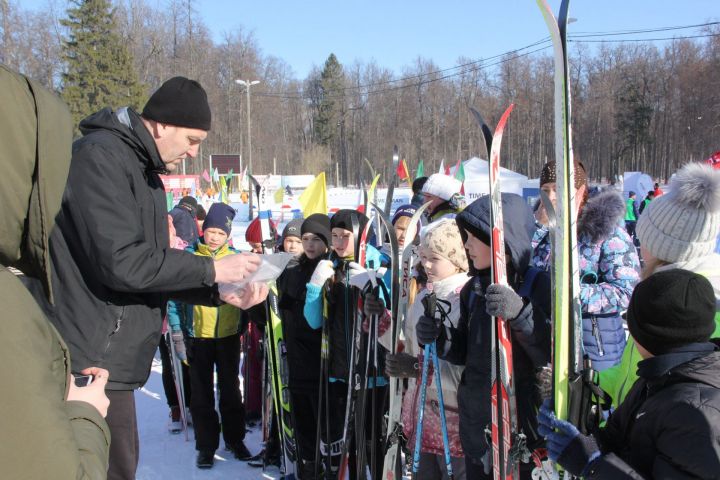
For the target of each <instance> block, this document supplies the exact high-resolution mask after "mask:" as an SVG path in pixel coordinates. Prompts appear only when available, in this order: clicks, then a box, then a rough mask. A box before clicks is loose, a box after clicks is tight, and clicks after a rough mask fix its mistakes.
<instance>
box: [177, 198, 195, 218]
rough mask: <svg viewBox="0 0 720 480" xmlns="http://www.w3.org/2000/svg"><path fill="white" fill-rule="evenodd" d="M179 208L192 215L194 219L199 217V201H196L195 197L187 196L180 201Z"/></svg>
mask: <svg viewBox="0 0 720 480" xmlns="http://www.w3.org/2000/svg"><path fill="white" fill-rule="evenodd" d="M177 206H178V207H180V208H184V209H185V210H187V211H188V212H190V215H192V216H193V217H195V216H197V208H198V203H197V200H195V197H191V196H189V195H187V196H185V197H183V198H181V199H180V201H179V202H178V204H177Z"/></svg>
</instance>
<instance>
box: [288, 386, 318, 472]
mask: <svg viewBox="0 0 720 480" xmlns="http://www.w3.org/2000/svg"><path fill="white" fill-rule="evenodd" d="M291 381H292V380H291ZM312 390H313V389H312V388H308V389H297V390H292V389H291V390H290V401H291V402H292V410H293V420H294V421H295V440H296V442H297V446H298V456H299V457H300V458H301V459H303V460H305V461H307V462H314V461H315V444H316V441H317V437H316V435H315V434H316V428H317V412H318V398H317V394H318V392H317V389H315V391H314V392H313V391H312Z"/></svg>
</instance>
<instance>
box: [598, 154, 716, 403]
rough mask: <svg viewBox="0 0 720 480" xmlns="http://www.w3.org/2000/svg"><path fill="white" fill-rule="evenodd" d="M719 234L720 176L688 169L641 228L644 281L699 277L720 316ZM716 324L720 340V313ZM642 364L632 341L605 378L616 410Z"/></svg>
mask: <svg viewBox="0 0 720 480" xmlns="http://www.w3.org/2000/svg"><path fill="white" fill-rule="evenodd" d="M719 230H720V170H713V168H712V167H711V166H709V165H704V164H702V163H688V164H687V165H685V166H684V167H682V168H681V169H680V170H678V172H677V173H676V174H675V176H674V177H673V179H672V180H671V182H670V191H669V192H668V193H666V194H665V195H662V196H660V197H656V198H655V199H654V200H653V201H652V202H650V203H649V204H648V205H647V207H646V208H645V210H644V211H643V214H642V215H641V216H640V219H639V220H638V222H637V228H636V232H637V236H638V239H639V240H640V253H641V255H642V257H643V259H644V261H645V267H644V268H643V272H642V278H643V279H645V278H648V277H649V276H650V275H652V274H653V273H655V272H660V271H666V270H671V269H675V268H680V269H683V270H690V271H692V272H695V273H699V274H701V275H703V276H704V277H706V278H707V279H708V280H709V281H710V283H711V284H712V286H713V289H714V290H715V298H716V311H718V312H720V255H718V254H717V253H715V252H714V251H713V250H714V249H715V243H716V241H717V235H718V231H719ZM715 324H716V329H715V332H714V334H713V337H720V313H716V315H715ZM640 360H641V357H640V354H639V352H638V350H637V346H636V345H635V343H634V342H633V341H632V339H630V340H629V341H628V343H627V345H626V346H625V350H624V352H623V356H622V361H621V363H620V364H619V365H617V366H615V367H613V368H611V369H608V370H606V371H604V372H601V374H600V386H601V387H602V389H603V390H605V391H606V392H607V393H608V394H610V396H611V397H612V398H613V405H615V406H617V405H618V404H620V403H621V402H622V400H623V399H624V398H625V395H626V394H627V392H628V390H630V387H632V385H633V383H634V382H635V380H636V379H637V373H636V370H637V368H636V366H637V362H638V361H640Z"/></svg>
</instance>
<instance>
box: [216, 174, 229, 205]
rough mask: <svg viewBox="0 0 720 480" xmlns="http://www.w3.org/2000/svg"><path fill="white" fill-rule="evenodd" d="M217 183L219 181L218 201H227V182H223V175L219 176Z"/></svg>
mask: <svg viewBox="0 0 720 480" xmlns="http://www.w3.org/2000/svg"><path fill="white" fill-rule="evenodd" d="M218 183H220V201H221V202H223V203H228V193H227V184H226V183H225V177H224V176H222V177H220V180H219V181H218Z"/></svg>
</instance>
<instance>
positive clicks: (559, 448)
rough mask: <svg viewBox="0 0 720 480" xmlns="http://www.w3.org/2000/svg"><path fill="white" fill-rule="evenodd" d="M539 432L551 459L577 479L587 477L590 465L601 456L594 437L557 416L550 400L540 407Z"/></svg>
mask: <svg viewBox="0 0 720 480" xmlns="http://www.w3.org/2000/svg"><path fill="white" fill-rule="evenodd" d="M538 431H539V432H540V435H542V436H544V437H545V440H546V441H547V450H548V456H549V457H550V459H551V460H552V461H553V462H556V463H559V464H560V465H561V466H562V467H563V468H564V469H565V470H567V471H568V472H570V473H571V474H573V475H575V476H576V477H582V476H585V473H586V471H587V469H588V467H589V466H590V464H591V463H592V462H593V461H595V460H596V459H597V458H598V457H600V455H601V453H600V448H598V446H597V443H596V442H595V438H594V437H592V436H588V435H583V434H582V433H580V431H579V430H578V429H577V428H575V425H573V424H572V423H570V422H566V421H565V420H559V419H558V418H557V417H556V416H555V412H553V410H552V406H551V404H550V400H545V401H544V402H543V405H542V407H540V412H539V413H538Z"/></svg>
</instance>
